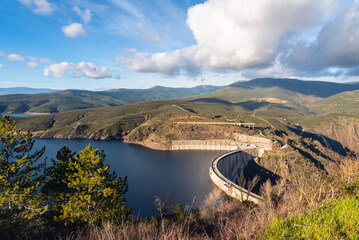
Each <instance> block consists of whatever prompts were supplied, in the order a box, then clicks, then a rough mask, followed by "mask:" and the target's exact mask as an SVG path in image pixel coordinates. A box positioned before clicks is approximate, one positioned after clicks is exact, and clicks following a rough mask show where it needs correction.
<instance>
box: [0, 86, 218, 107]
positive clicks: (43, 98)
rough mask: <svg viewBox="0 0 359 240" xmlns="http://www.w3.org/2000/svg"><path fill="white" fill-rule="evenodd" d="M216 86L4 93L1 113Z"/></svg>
mask: <svg viewBox="0 0 359 240" xmlns="http://www.w3.org/2000/svg"><path fill="white" fill-rule="evenodd" d="M218 88H219V87H215V86H197V87H193V88H167V87H160V86H156V87H153V88H149V89H114V90H109V91H85V90H65V91H58V92H54V93H41V94H35V95H28V94H23V95H5V96H0V112H4V113H23V112H35V113H57V112H66V111H71V110H77V109H87V108H96V107H108V106H120V105H125V104H129V103H135V102H142V101H149V100H160V99H172V98H182V97H186V96H189V95H193V94H201V93H206V92H210V91H213V90H216V89H218Z"/></svg>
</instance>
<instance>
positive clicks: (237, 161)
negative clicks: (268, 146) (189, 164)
mask: <svg viewBox="0 0 359 240" xmlns="http://www.w3.org/2000/svg"><path fill="white" fill-rule="evenodd" d="M257 154H258V150H257V149H256V148H252V149H247V150H245V151H242V150H240V151H238V150H237V151H232V152H229V153H226V154H223V155H221V156H219V157H217V158H215V159H214V160H213V161H212V164H211V166H210V168H209V176H210V178H211V180H212V182H213V183H214V184H216V185H217V187H219V188H220V189H221V190H223V191H224V192H225V193H226V194H228V195H229V196H231V197H233V198H236V199H238V200H240V201H245V200H248V201H252V202H254V203H259V202H260V201H261V200H262V197H261V196H259V195H257V194H255V193H253V192H250V191H248V190H247V189H245V188H243V187H241V186H239V185H238V184H236V183H235V182H236V179H237V176H238V173H239V172H240V171H241V170H242V169H243V168H245V167H246V166H247V164H248V162H249V161H250V160H252V159H254V158H255V156H256V155H257Z"/></svg>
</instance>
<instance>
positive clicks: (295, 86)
mask: <svg viewBox="0 0 359 240" xmlns="http://www.w3.org/2000/svg"><path fill="white" fill-rule="evenodd" d="M358 89H359V85H355V84H343V83H333V82H322V81H303V80H298V79H274V78H260V79H253V80H251V81H246V82H236V83H233V84H231V85H229V86H227V87H224V88H221V89H218V90H216V91H214V92H211V93H207V94H203V95H202V97H205V98H208V97H209V98H218V99H223V100H226V101H231V102H241V101H246V100H253V99H258V98H275V99H280V100H285V101H289V102H296V103H305V102H313V101H315V100H319V99H322V98H326V97H330V96H333V95H335V94H338V93H342V92H346V91H354V90H358Z"/></svg>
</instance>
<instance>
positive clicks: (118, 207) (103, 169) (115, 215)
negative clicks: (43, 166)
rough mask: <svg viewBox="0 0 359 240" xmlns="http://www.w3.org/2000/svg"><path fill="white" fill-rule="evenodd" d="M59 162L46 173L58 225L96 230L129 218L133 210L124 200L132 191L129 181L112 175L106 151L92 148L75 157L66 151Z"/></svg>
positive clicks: (45, 187) (60, 155)
mask: <svg viewBox="0 0 359 240" xmlns="http://www.w3.org/2000/svg"><path fill="white" fill-rule="evenodd" d="M57 159H58V161H57V162H54V163H53V166H52V167H50V168H48V169H47V170H46V175H47V176H48V180H47V182H46V184H45V186H44V192H46V193H47V194H48V195H49V196H50V203H49V204H50V206H51V207H50V209H51V212H52V216H54V220H55V221H57V222H60V223H63V224H64V225H65V226H66V225H67V226H68V225H70V224H71V225H84V226H92V225H95V224H97V225H101V224H103V223H105V222H106V221H113V220H115V221H117V222H118V223H121V222H123V221H126V220H127V219H128V218H129V216H130V209H129V208H127V207H126V199H125V198H124V197H123V195H124V194H125V193H126V192H127V190H128V184H127V177H125V178H124V179H122V178H120V177H117V175H116V174H115V173H110V172H109V166H108V165H104V161H105V155H104V154H103V151H101V152H99V150H98V149H93V148H92V146H91V145H89V146H87V147H86V148H85V149H84V150H83V151H81V152H80V154H74V153H72V152H71V151H70V150H69V149H68V148H67V147H63V148H62V149H61V150H60V151H59V152H58V154H57Z"/></svg>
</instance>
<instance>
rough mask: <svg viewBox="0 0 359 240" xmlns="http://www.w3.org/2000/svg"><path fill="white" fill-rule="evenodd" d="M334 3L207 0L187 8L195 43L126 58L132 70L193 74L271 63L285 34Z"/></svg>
mask: <svg viewBox="0 0 359 240" xmlns="http://www.w3.org/2000/svg"><path fill="white" fill-rule="evenodd" d="M332 2H333V1H331V0H330V1H326V0H318V1H316V2H315V3H314V2H313V1H310V0H299V1H287V0H241V1H238V0H208V1H206V2H205V3H203V4H198V5H196V6H194V7H192V8H190V9H189V10H188V17H187V25H188V27H189V28H190V29H191V30H192V32H193V35H194V37H195V39H196V41H197V44H196V45H194V46H190V47H187V48H184V49H178V50H176V51H173V52H163V53H155V54H153V55H150V56H145V55H144V54H141V53H136V54H135V55H134V56H133V58H130V59H123V60H122V62H123V63H124V64H125V65H126V66H127V68H129V69H130V70H133V71H140V72H160V73H163V74H177V73H180V72H183V73H185V74H189V75H192V74H195V73H198V72H200V71H202V70H208V71H222V70H228V69H247V68H253V67H258V66H263V65H268V64H271V62H272V61H273V60H274V59H275V58H276V56H277V54H278V49H280V46H281V44H282V42H283V41H284V40H285V38H286V36H287V35H289V34H290V33H293V32H296V31H301V30H304V29H306V28H308V27H312V26H313V25H315V24H317V23H318V22H319V21H320V20H321V19H322V18H323V17H325V16H327V14H328V13H330V10H331V9H332V4H331V3H332Z"/></svg>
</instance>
